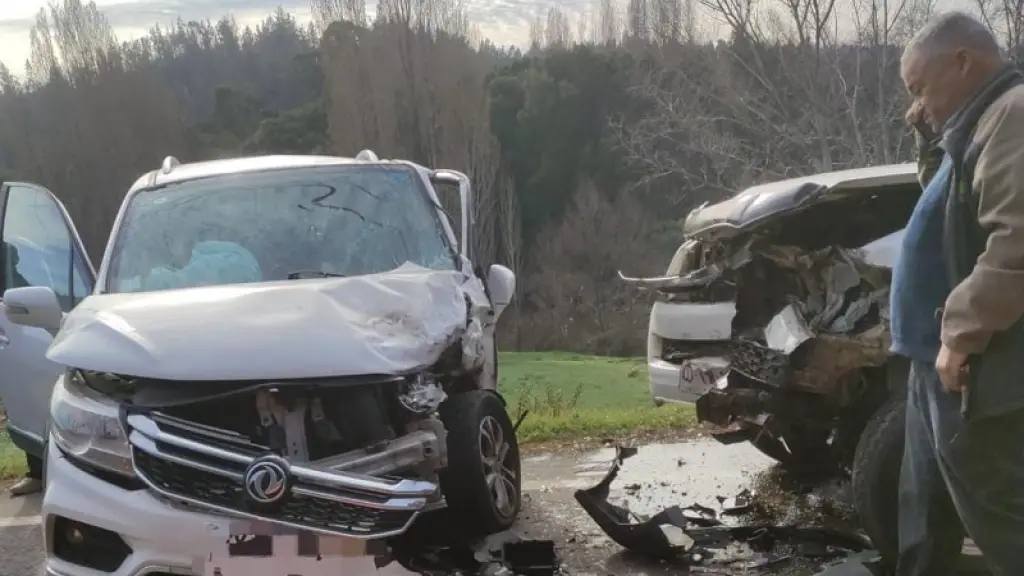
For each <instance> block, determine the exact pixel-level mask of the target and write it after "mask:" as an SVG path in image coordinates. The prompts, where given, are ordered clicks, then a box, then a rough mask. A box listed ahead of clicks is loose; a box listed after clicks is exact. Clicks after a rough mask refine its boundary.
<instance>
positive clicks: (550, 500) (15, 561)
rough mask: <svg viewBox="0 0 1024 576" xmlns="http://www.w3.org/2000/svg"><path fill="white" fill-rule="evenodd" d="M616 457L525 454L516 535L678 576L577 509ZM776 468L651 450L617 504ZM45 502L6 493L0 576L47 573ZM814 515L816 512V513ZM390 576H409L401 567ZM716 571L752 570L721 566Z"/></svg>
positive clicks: (708, 454) (736, 458)
mask: <svg viewBox="0 0 1024 576" xmlns="http://www.w3.org/2000/svg"><path fill="white" fill-rule="evenodd" d="M613 455H614V451H613V450H612V449H610V448H606V449H603V450H596V451H591V452H586V453H582V454H566V453H559V454H534V455H530V456H527V457H525V458H524V463H523V464H524V474H523V489H524V492H525V494H526V496H525V505H524V509H523V512H522V515H521V521H520V523H519V525H518V526H517V527H516V528H514V529H513V531H512V532H514V533H515V534H516V535H519V536H523V537H529V538H544V539H551V540H554V541H555V543H556V546H557V549H558V551H559V558H560V560H561V561H562V562H563V564H564V566H565V567H566V569H567V571H568V573H569V574H573V575H579V576H583V575H589V574H616V575H617V576H630V575H641V574H643V575H645V576H660V575H669V574H678V573H679V570H680V569H679V567H677V566H670V565H665V564H661V563H657V562H651V561H649V560H647V559H645V558H640V557H637V556H636V555H633V554H630V553H628V552H625V551H623V550H622V548H621V547H619V546H618V545H617V544H615V543H614V542H612V541H611V540H610V539H609V538H608V537H607V536H606V535H605V534H604V533H603V532H602V531H601V529H600V528H599V527H598V526H597V525H596V524H595V523H594V521H593V520H592V519H591V518H590V517H589V516H587V514H586V513H585V512H584V511H583V510H582V509H581V508H580V507H579V506H578V505H577V503H576V501H575V499H574V497H573V493H574V492H575V491H576V490H577V489H580V488H588V487H590V486H593V485H594V484H596V483H597V482H598V481H599V480H600V479H601V478H602V477H603V476H604V475H605V472H606V471H607V470H608V467H609V463H610V462H611V459H612V457H613ZM771 466H772V462H771V461H770V460H768V459H767V458H766V457H764V456H763V455H761V454H760V453H759V452H757V451H756V450H754V449H753V448H752V447H750V446H748V445H745V444H741V445H734V446H722V445H720V444H718V443H716V442H713V441H708V440H695V441H689V442H685V443H679V444H657V445H651V446H645V447H642V448H641V449H640V451H639V453H638V454H637V455H636V456H634V457H632V458H630V459H628V460H626V463H625V465H624V466H623V468H622V470H621V473H620V475H619V478H618V480H617V481H616V482H615V483H614V484H613V489H612V492H611V496H610V497H609V501H612V502H615V503H617V504H625V505H626V506H627V507H628V508H629V510H630V511H631V512H633V513H636V514H640V515H651V514H654V513H657V512H658V511H660V510H663V509H664V508H666V507H669V506H673V505H680V506H683V507H685V506H688V505H690V504H693V503H697V504H701V505H703V506H707V507H710V508H719V507H720V501H719V497H728V496H732V495H734V494H736V493H738V492H740V491H741V490H742V489H744V488H753V487H754V486H756V485H758V484H757V482H756V481H755V476H756V475H757V474H758V473H760V472H763V471H765V470H768V469H769V468H771ZM808 498H809V499H808ZM829 498H833V496H830V495H815V494H811V495H809V496H808V497H805V498H804V499H803V501H802V503H799V504H796V505H794V506H798V507H800V508H801V510H803V513H807V508H806V507H807V506H808V505H811V506H812V507H813V508H818V506H817V504H815V503H816V502H817V503H819V504H820V503H821V501H822V500H823V499H829ZM39 504H40V498H39V496H30V497H27V498H10V497H9V496H8V495H7V494H6V493H3V494H0V576H41V573H42V571H41V568H40V565H41V561H42V531H41V529H40V527H39V521H40V518H39ZM810 513H811V514H815V513H816V512H814V510H811V511H810ZM801 515H802V514H801ZM794 520H796V521H797V522H799V519H798V518H796V517H790V518H789V519H788V521H794ZM741 559H742V558H741ZM818 570H819V568H818V567H816V566H810V565H807V564H801V563H796V564H793V565H791V566H789V567H788V568H787V569H785V570H783V571H780V572H776V573H778V574H787V575H799V576H804V575H809V574H815V573H817V572H818ZM344 572H345V573H346V574H347V575H352V576H359V575H362V574H369V573H370V572H372V570H371V571H370V572H367V571H366V570H365V569H363V568H362V567H361V566H352V567H351V568H349V569H346V570H344ZM386 573H387V574H389V575H394V576H399V575H403V574H408V573H407V572H405V571H403V570H401V569H399V567H398V566H397V565H394V564H393V565H391V566H389V567H388V569H387V570H386ZM710 573H714V574H730V573H746V572H740V571H734V570H731V569H726V568H725V567H721V568H720V569H714V571H713V572H710ZM378 574H379V573H378Z"/></svg>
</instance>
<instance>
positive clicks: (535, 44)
mask: <svg viewBox="0 0 1024 576" xmlns="http://www.w3.org/2000/svg"><path fill="white" fill-rule="evenodd" d="M545 24H546V22H545V20H544V12H543V11H542V10H541V9H539V8H538V9H537V12H536V13H535V14H534V15H533V18H531V19H530V34H529V35H530V50H540V49H541V48H543V47H544V34H545V30H544V28H545Z"/></svg>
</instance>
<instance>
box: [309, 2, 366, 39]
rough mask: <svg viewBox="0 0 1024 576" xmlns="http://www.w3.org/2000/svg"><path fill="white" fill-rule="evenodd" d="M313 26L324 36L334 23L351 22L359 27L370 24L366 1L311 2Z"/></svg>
mask: <svg viewBox="0 0 1024 576" xmlns="http://www.w3.org/2000/svg"><path fill="white" fill-rule="evenodd" d="M309 7H310V11H311V12H312V14H313V26H314V29H315V30H316V32H317V34H323V33H324V32H325V31H326V30H327V27H328V26H329V25H330V24H331V23H332V22H351V23H353V24H355V25H357V26H366V25H367V24H368V22H367V17H366V0H310V2H309Z"/></svg>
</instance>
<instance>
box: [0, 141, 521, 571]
mask: <svg viewBox="0 0 1024 576" xmlns="http://www.w3.org/2000/svg"><path fill="white" fill-rule="evenodd" d="M442 187H443V188H445V189H458V191H459V195H460V203H459V207H460V212H461V214H460V215H459V216H460V218H459V220H460V222H459V223H458V226H459V227H460V234H459V235H458V236H457V235H456V234H455V232H454V229H453V225H455V224H454V222H453V221H452V218H451V217H450V216H449V215H448V214H447V213H446V211H445V210H444V209H443V207H442V203H441V201H440V198H439V196H438V194H439V190H441V189H442ZM18 195H24V196H31V197H32V199H33V200H32V202H34V203H35V204H37V205H38V206H40V207H43V208H46V209H49V210H51V211H52V210H57V212H56V213H57V214H62V215H63V218H62V219H57V220H54V219H50V220H45V219H39V220H38V225H39V226H42V227H49V228H54V229H44V230H37V231H35V232H34V233H35V235H36V236H37V237H38V238H42V239H44V240H45V239H50V240H47V242H49V243H50V244H52V245H53V246H52V247H53V248H54V249H55V250H57V252H58V253H60V252H61V251H63V252H64V254H66V256H65V258H64V261H63V262H62V263H61V264H59V265H54V266H51V268H53V274H50V275H49V276H48V277H47V280H46V281H45V282H42V281H40V282H31V281H29V282H25V283H23V284H29V285H28V286H24V285H23V286H21V287H11V286H6V288H7V290H6V291H5V292H4V302H3V303H4V307H5V320H4V324H3V327H4V328H5V329H9V330H7V334H6V336H5V338H7V339H8V344H9V345H8V348H12V347H15V344H16V340H17V339H21V338H25V339H31V340H32V341H34V342H36V343H40V342H47V341H48V339H49V338H51V337H52V343H51V344H49V348H48V350H47V351H46V358H44V357H43V356H42V354H41V351H42V348H39V347H38V346H37V348H38V350H37V352H36V354H37V356H36V357H23V358H22V359H21V362H22V363H23V364H24V363H32V362H36V363H38V364H39V365H40V366H41V368H39V369H38V370H37V371H36V373H37V374H40V375H41V374H46V373H50V374H51V378H50V381H49V382H48V383H47V382H27V381H26V382H19V381H16V380H12V379H11V378H10V377H9V375H5V376H4V377H3V379H2V383H0V384H2V389H0V397H2V398H3V400H4V401H5V403H7V404H8V407H9V412H8V417H9V424H10V427H11V430H12V432H14V435H16V436H18V437H19V438H21V439H22V441H21V443H22V444H25V443H26V442H28V443H31V442H32V441H33V440H36V441H38V442H40V443H41V444H42V446H40V447H39V448H38V451H39V452H41V453H43V454H44V457H45V467H44V470H45V485H46V492H45V496H44V501H43V509H42V516H43V520H44V529H45V540H46V570H47V574H51V575H60V576H80V575H81V576H85V575H89V576H95V575H97V574H110V575H116V576H129V575H140V574H149V575H157V574H204V573H206V572H207V571H206V569H204V568H202V567H201V566H200V565H198V564H197V563H196V556H197V555H198V554H200V553H201V551H202V550H204V549H205V548H204V547H205V546H207V544H204V543H206V542H208V541H209V538H210V536H211V533H212V535H213V536H218V534H219V535H220V536H224V537H226V536H227V535H228V534H227V532H228V531H229V529H228V526H229V525H230V522H231V521H233V520H232V519H247V520H249V521H255V522H262V523H265V524H267V525H272V526H279V527H285V528H287V529H289V530H293V531H295V530H297V531H301V532H303V533H313V534H320V535H330V536H342V537H346V538H348V539H354V540H378V539H383V538H388V537H392V536H396V535H399V534H402V533H403V532H405V531H406V530H408V529H409V527H410V526H411V525H412V524H413V523H414V522H415V521H416V520H417V518H418V517H419V516H420V515H421V513H423V512H426V511H429V510H432V509H438V508H447V509H448V511H449V512H448V513H449V514H451V515H452V516H453V517H454V518H455V519H456V521H457V522H459V523H460V524H461V525H463V526H469V527H471V528H472V529H473V530H474V531H476V532H480V533H491V532H496V531H499V530H502V529H504V528H507V527H508V526H510V525H511V524H512V523H513V522H514V520H515V519H516V516H517V515H518V513H519V510H520V506H521V491H520V461H519V449H518V444H517V442H516V435H515V429H514V426H513V424H512V422H511V421H510V418H509V415H508V413H507V412H506V407H505V405H504V402H503V401H502V399H501V397H500V395H499V394H498V393H497V387H496V383H497V351H496V346H495V334H494V331H495V325H496V322H497V320H498V318H499V316H500V315H501V313H502V311H503V310H504V309H505V307H507V306H508V305H509V303H510V302H511V299H512V296H513V293H514V291H515V276H514V274H513V273H512V271H511V270H509V269H508V268H505V267H503V266H500V265H493V266H491V267H490V269H489V270H488V271H487V272H486V274H485V273H484V272H483V271H482V270H480V269H479V268H474V266H473V264H472V256H473V255H472V254H471V253H470V249H471V248H470V247H471V246H472V235H473V222H472V214H473V205H472V191H471V188H470V183H469V180H468V178H467V177H466V176H465V175H463V174H461V173H458V172H454V171H449V170H429V169H426V168H423V167H421V166H418V165H416V164H413V163H410V162H405V161H387V160H380V159H378V158H377V157H376V155H374V154H373V153H372V152H369V151H365V152H363V153H360V155H359V156H358V157H356V158H354V159H346V158H333V157H312V156H302V157H284V156H281V157H276V156H275V157H258V158H245V159H234V160H220V161H213V162H202V163H196V164H180V163H179V162H178V161H177V160H175V159H174V158H168V159H167V160H166V161H165V162H164V164H163V166H162V167H161V168H160V169H159V170H155V171H153V172H151V173H149V174H147V175H145V176H143V177H142V178H140V179H139V180H138V181H137V182H136V183H135V185H134V186H132V188H131V190H130V191H129V192H128V194H127V196H126V197H125V199H124V202H123V204H122V207H121V210H120V212H119V213H118V216H117V218H116V220H115V223H114V227H113V232H112V234H111V236H110V240H109V242H108V244H107V247H106V251H105V253H104V256H103V261H102V263H101V264H100V266H99V269H98V271H97V273H96V274H95V275H93V274H92V271H91V270H92V269H91V267H90V266H89V264H88V260H87V258H86V254H85V252H84V251H83V250H82V245H81V243H80V242H79V241H78V238H77V234H76V233H75V230H74V227H73V226H72V224H71V222H70V220H69V219H67V216H66V213H65V212H64V211H63V209H62V208H61V207H60V204H59V203H58V202H57V201H56V199H55V198H54V197H53V196H52V195H51V194H50V193H49V192H47V191H46V190H44V189H42V188H39V187H36V186H32V185H27V184H26V185H22V184H9V185H5V186H4V188H3V198H4V199H5V206H6V207H7V209H8V210H6V211H5V216H6V215H7V212H8V211H9V209H10V208H9V207H10V206H11V205H12V203H13V202H14V201H15V200H16V196H18ZM6 221H7V219H6V218H5V222H6ZM27 222H34V221H33V220H29V221H27ZM33 225H35V224H33ZM26 226H27V224H26V222H21V224H20V226H19V228H20V229H21V228H24V229H27V230H28V234H32V233H33V232H32V230H31V226H28V228H26ZM57 228H59V229H57ZM4 237H5V242H6V241H7V240H6V239H7V238H8V236H7V235H6V234H5V236H4ZM37 243H38V242H37ZM9 244H11V245H12V246H13V248H10V247H8V248H9V249H8V250H5V253H10V252H11V251H12V250H17V242H9ZM43 248H44V249H45V248H48V246H44V247H43ZM10 261H11V259H9V258H8V262H10ZM23 262H25V263H26V264H27V261H26V260H25V259H24V258H19V259H18V263H19V264H21V263H23ZM6 272H8V270H6V268H5V273H6ZM9 272H11V274H14V273H15V272H17V270H10V271H9ZM8 276H10V274H9V275H8ZM86 294H88V296H86V297H84V299H83V296H85V295H86ZM79 300H80V301H79ZM7 359H8V358H5V357H4V356H3V355H2V352H0V364H3V363H4V362H6V361H7ZM3 365H4V366H6V364H3ZM54 370H58V371H59V374H60V375H59V377H58V378H57V380H56V386H54V384H53V380H52V374H53V373H54V372H53V371H54ZM47 371H49V372H47ZM37 379H39V378H37ZM29 386H36V387H37V388H39V389H36V390H31V391H29V390H27V387H29ZM43 388H45V390H42V389H43ZM51 388H52V394H51V393H50V389H51ZM14 405H17V406H19V408H18V410H10V408H11V406H14ZM286 564H287V562H285V565H286ZM276 565H279V566H280V565H282V564H281V563H280V562H278V563H277V564H276ZM286 572H287V571H286ZM211 573H212V572H211ZM226 573H227V572H226ZM283 573H284V572H283ZM288 573H290V572H288ZM303 573H305V572H303Z"/></svg>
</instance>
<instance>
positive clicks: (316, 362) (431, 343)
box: [47, 265, 467, 380]
mask: <svg viewBox="0 0 1024 576" xmlns="http://www.w3.org/2000/svg"><path fill="white" fill-rule="evenodd" d="M465 282H466V280H465V278H464V277H463V276H462V275H461V274H460V273H459V272H446V271H432V270H427V269H425V268H419V267H417V266H412V265H406V266H403V267H401V268H399V269H397V270H394V271H391V272H386V273H383V274H373V275H367V276H358V277H352V278H327V279H315V280H293V281H281V282H267V283H259V284H239V285H230V286H215V287H204V288H190V289H184V290H166V291H157V292H143V293H132V294H100V295H94V296H90V297H88V298H86V299H85V300H84V301H82V303H81V304H79V305H78V306H77V307H76V308H75V309H74V310H73V311H72V312H71V313H70V314H69V315H68V316H67V319H66V320H65V322H64V325H63V327H62V329H61V331H60V332H59V333H58V335H57V337H56V339H55V340H54V342H53V344H52V345H51V346H50V349H49V351H48V352H47V357H48V358H49V359H50V360H52V361H54V362H57V363H58V364H62V365H65V366H71V367H75V368H82V369H89V370H100V371H104V372H113V373H116V374H124V375H131V376H139V377H147V378H159V379H168V380H267V379H291V378H317V377H329V376H350V375H358V374H394V373H402V372H407V371H410V370H415V369H417V368H423V367H426V366H429V365H431V364H433V363H434V362H436V361H437V359H438V358H439V357H440V355H441V353H442V352H443V351H444V350H445V349H446V348H447V347H448V346H450V345H451V344H452V343H453V342H455V341H456V340H458V338H460V337H461V336H462V334H463V332H464V331H465V330H466V326H467V306H466V299H465V292H464V287H463V284H464V283H465Z"/></svg>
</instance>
